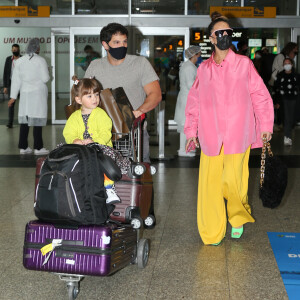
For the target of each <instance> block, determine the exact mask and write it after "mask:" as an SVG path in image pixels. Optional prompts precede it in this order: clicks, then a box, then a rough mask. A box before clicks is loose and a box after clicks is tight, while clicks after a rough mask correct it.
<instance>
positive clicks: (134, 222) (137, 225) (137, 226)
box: [130, 217, 143, 229]
mask: <svg viewBox="0 0 300 300" xmlns="http://www.w3.org/2000/svg"><path fill="white" fill-rule="evenodd" d="M130 224H131V225H132V227H133V228H134V229H140V228H141V227H142V224H143V220H142V218H140V217H134V218H132V219H131V221H130Z"/></svg>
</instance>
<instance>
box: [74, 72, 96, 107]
mask: <svg viewBox="0 0 300 300" xmlns="http://www.w3.org/2000/svg"><path fill="white" fill-rule="evenodd" d="M72 79H73V80H74V84H73V86H72V89H71V97H72V106H73V107H74V108H75V110H77V109H79V108H80V107H81V105H80V104H78V103H77V102H76V100H75V97H79V98H81V97H83V96H84V95H87V94H89V93H91V92H92V93H100V91H101V89H102V87H101V84H100V82H99V81H98V80H97V79H95V78H82V79H78V78H77V76H76V75H74V76H73V77H72Z"/></svg>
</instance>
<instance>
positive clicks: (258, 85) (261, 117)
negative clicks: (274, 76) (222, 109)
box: [249, 62, 274, 132]
mask: <svg viewBox="0 0 300 300" xmlns="http://www.w3.org/2000/svg"><path fill="white" fill-rule="evenodd" d="M249 91H250V96H251V100H252V105H253V110H254V114H255V117H256V118H257V119H258V121H259V125H260V132H264V131H268V132H273V123H274V108H273V100H272V98H271V96H270V93H269V91H268V89H267V87H266V86H265V84H264V82H263V80H262V78H261V77H260V76H259V74H258V73H257V71H256V69H255V67H254V65H253V63H252V62H251V63H250V64H249Z"/></svg>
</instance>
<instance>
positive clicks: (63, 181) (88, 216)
mask: <svg viewBox="0 0 300 300" xmlns="http://www.w3.org/2000/svg"><path fill="white" fill-rule="evenodd" d="M103 173H105V174H106V175H107V176H108V177H109V178H110V179H112V180H119V179H120V178H121V176H122V175H121V172H120V170H119V168H118V167H117V166H116V164H115V163H114V161H113V160H112V159H111V158H110V157H108V156H106V155H104V154H103V153H102V152H101V150H100V149H99V147H97V145H94V144H91V145H88V146H83V145H75V144H67V145H62V146H60V147H58V148H56V149H54V150H53V151H51V152H50V153H49V155H48V157H47V158H46V159H45V161H44V164H43V165H42V168H41V174H40V179H39V183H38V186H37V189H36V202H35V208H34V210H35V215H36V216H37V217H38V218H39V219H40V220H43V221H48V222H51V223H58V224H80V225H91V224H94V225H100V224H103V223H105V222H106V221H107V219H108V217H109V215H110V213H111V212H112V211H113V209H114V206H113V205H107V204H106V198H107V196H106V191H105V188H104V184H103V181H104V176H103Z"/></svg>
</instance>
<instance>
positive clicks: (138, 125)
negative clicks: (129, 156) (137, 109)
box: [131, 114, 146, 162]
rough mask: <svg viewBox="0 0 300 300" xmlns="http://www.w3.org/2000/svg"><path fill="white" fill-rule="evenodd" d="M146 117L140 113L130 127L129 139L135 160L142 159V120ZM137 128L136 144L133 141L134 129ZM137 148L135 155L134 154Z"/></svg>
mask: <svg viewBox="0 0 300 300" xmlns="http://www.w3.org/2000/svg"><path fill="white" fill-rule="evenodd" d="M145 118H146V115H145V114H142V115H140V116H139V117H138V118H136V119H135V120H134V121H133V124H132V129H131V141H132V147H133V155H134V157H133V160H134V161H137V162H141V161H142V122H143V120H144V119H145ZM135 129H137V144H136V145H135V143H134V130H135ZM135 147H137V149H135ZM136 150H137V155H136Z"/></svg>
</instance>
